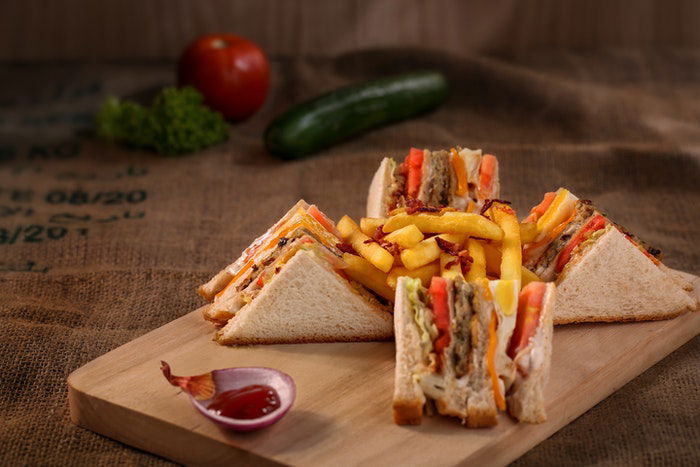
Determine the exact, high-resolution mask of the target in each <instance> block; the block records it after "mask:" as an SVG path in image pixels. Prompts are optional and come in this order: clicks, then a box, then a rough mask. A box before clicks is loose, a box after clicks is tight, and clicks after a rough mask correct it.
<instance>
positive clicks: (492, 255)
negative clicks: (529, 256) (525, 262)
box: [467, 239, 542, 287]
mask: <svg viewBox="0 0 700 467" xmlns="http://www.w3.org/2000/svg"><path fill="white" fill-rule="evenodd" d="M470 240H471V239H470ZM480 243H481V242H480ZM481 245H482V246H483V248H484V254H485V257H486V258H485V259H486V273H487V274H489V275H491V276H494V277H498V275H499V272H500V268H501V250H499V249H498V248H496V247H495V246H494V245H492V244H490V243H481ZM469 254H471V252H470V253H469ZM520 274H521V277H522V284H521V285H522V286H523V287H525V286H526V285H527V284H528V283H529V282H536V281H542V279H540V278H539V277H537V275H536V274H535V273H534V272H532V271H530V270H529V269H527V268H526V267H525V266H521V267H520ZM467 280H469V279H467Z"/></svg>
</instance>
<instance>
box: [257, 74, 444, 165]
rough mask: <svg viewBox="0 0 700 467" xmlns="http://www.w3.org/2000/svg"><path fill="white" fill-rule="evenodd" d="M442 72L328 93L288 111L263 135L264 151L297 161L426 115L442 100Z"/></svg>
mask: <svg viewBox="0 0 700 467" xmlns="http://www.w3.org/2000/svg"><path fill="white" fill-rule="evenodd" d="M447 93H448V86H447V80H446V79H445V76H444V75H443V74H442V73H439V72H435V71H422V72H413V73H405V74H400V75H394V76H388V77H386V78H381V79H377V80H373V81H367V82H364V83H359V84H355V85H351V86H347V87H343V88H340V89H337V90H335V91H331V92H329V93H327V94H323V95H321V96H319V97H316V98H314V99H311V100H309V101H306V102H302V103H301V104H299V105H297V106H295V107H292V108H291V109H289V110H288V111H286V112H285V113H283V114H282V115H280V116H279V117H277V118H276V119H275V120H274V121H273V122H272V123H270V125H269V126H268V127H267V129H266V130H265V146H266V147H267V149H268V151H270V152H271V153H272V154H275V155H277V156H280V157H281V158H283V159H298V158H301V157H304V156H306V155H309V154H312V153H314V152H316V151H319V150H321V149H323V148H326V147H328V146H331V145H333V144H335V143H337V142H339V141H342V140H344V139H347V138H350V137H351V136H355V135H358V134H360V133H363V132H365V131H368V130H371V129H372V128H377V127H380V126H383V125H386V124H389V123H392V122H396V121H399V120H403V119H406V118H409V117H413V116H414V115H417V114H420V113H422V112H426V111H428V110H431V109H433V108H435V107H437V106H438V105H440V103H442V102H443V101H444V100H445V98H446V97H447Z"/></svg>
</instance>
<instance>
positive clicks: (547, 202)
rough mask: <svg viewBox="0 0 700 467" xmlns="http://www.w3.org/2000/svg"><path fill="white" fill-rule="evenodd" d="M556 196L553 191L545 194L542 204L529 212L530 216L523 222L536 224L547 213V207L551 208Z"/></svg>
mask: <svg viewBox="0 0 700 467" xmlns="http://www.w3.org/2000/svg"><path fill="white" fill-rule="evenodd" d="M556 196H557V193H556V192H554V191H549V192H547V193H545V194H544V199H543V200H542V202H541V203H540V204H538V205H537V206H535V207H534V208H532V209H531V210H530V215H529V216H527V217H526V218H525V220H524V221H523V222H537V221H538V220H539V218H540V217H542V215H543V214H544V213H545V212H546V211H547V209H548V208H549V206H551V204H552V201H554V198H555V197H556Z"/></svg>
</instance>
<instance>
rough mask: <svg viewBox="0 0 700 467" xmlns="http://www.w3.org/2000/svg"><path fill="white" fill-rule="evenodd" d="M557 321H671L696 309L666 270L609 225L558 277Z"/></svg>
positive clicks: (556, 322)
mask: <svg viewBox="0 0 700 467" xmlns="http://www.w3.org/2000/svg"><path fill="white" fill-rule="evenodd" d="M557 285H558V290H557V305H556V308H555V312H554V324H567V323H577V322H590V321H604V322H613V321H646V320H659V319H668V318H673V317H675V316H678V315H680V314H682V313H684V312H686V311H688V310H694V309H696V307H697V303H696V301H695V300H694V299H693V298H692V297H691V296H690V295H689V294H688V293H686V292H685V290H683V288H682V287H681V286H679V284H678V283H677V282H676V281H675V280H674V279H673V278H672V276H670V275H669V274H668V273H667V272H666V271H665V270H663V269H661V268H659V267H658V266H657V265H656V264H654V263H653V262H652V261H651V260H649V258H647V257H646V256H645V255H644V254H643V253H642V252H641V251H640V250H639V249H638V248H636V247H635V245H634V244H632V242H630V241H629V240H628V239H627V238H625V236H624V234H622V233H620V232H619V231H618V230H617V229H616V228H614V227H612V226H610V227H609V228H607V231H606V232H604V233H603V234H602V235H601V236H600V237H599V238H598V239H597V240H596V241H595V242H593V243H591V244H590V245H587V246H586V247H585V248H584V249H581V250H580V251H578V252H576V255H575V257H574V258H572V259H571V261H570V262H569V263H568V264H567V265H566V266H565V267H564V270H563V271H562V273H561V274H560V275H559V277H558V278H557Z"/></svg>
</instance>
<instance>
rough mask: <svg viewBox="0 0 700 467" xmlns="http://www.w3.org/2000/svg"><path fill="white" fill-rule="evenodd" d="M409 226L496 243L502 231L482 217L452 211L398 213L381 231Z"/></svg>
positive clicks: (501, 236)
mask: <svg viewBox="0 0 700 467" xmlns="http://www.w3.org/2000/svg"><path fill="white" fill-rule="evenodd" d="M411 224H414V225H415V226H416V227H418V229H419V230H420V231H421V232H423V233H447V234H463V235H468V236H470V237H479V238H486V239H489V240H498V241H500V240H501V239H502V238H503V230H501V228H500V227H499V226H498V225H496V224H495V223H494V222H491V221H490V220H488V219H487V218H485V217H484V216H481V215H479V214H474V213H467V212H454V211H448V212H444V213H442V214H426V213H418V214H406V213H399V214H396V215H395V216H392V217H390V218H388V219H387V220H386V223H385V224H384V227H383V230H384V232H385V233H390V232H393V231H395V230H399V229H400V228H402V227H406V226H407V225H411Z"/></svg>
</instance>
